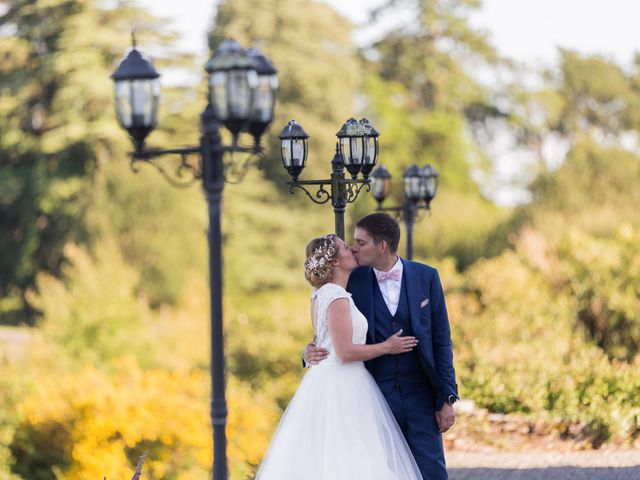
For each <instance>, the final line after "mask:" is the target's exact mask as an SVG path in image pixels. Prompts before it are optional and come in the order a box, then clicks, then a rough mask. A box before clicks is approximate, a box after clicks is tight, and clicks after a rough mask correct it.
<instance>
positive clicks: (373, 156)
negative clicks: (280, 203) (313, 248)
mask: <svg viewBox="0 0 640 480" xmlns="http://www.w3.org/2000/svg"><path fill="white" fill-rule="evenodd" d="M336 136H337V137H338V142H337V144H336V153H335V155H334V156H333V160H332V161H331V178H328V179H324V180H298V176H299V175H300V173H301V172H302V170H303V169H304V167H305V165H306V164H307V154H308V151H309V146H308V139H309V135H307V133H306V132H305V131H304V129H303V128H302V127H301V126H300V125H299V124H298V123H297V122H296V121H295V120H291V121H290V122H289V123H288V124H287V125H286V126H285V127H284V129H283V130H282V133H280V146H281V156H282V163H283V165H284V168H286V170H287V171H288V172H289V175H291V181H290V182H289V192H290V193H293V192H294V189H296V188H299V189H301V190H302V191H304V193H306V194H307V196H308V197H309V198H310V199H311V200H312V201H313V202H314V203H317V204H323V203H327V202H328V201H329V200H331V205H332V206H333V213H334V217H335V227H336V233H337V234H338V236H339V237H340V238H342V239H343V240H344V211H345V209H346V207H347V203H353V202H355V200H356V198H358V195H359V194H360V191H361V190H362V188H363V187H366V188H367V190H369V184H370V183H371V180H369V174H370V173H371V170H372V169H373V167H374V166H375V164H376V162H377V160H378V150H379V144H378V136H379V134H378V132H377V131H376V130H375V128H373V126H372V125H371V123H370V122H369V120H367V119H366V118H363V119H361V120H360V121H358V120H356V119H355V118H350V119H349V120H347V121H346V123H345V124H344V125H343V126H342V128H341V129H340V131H339V132H338V133H337V134H336ZM345 168H346V169H347V172H349V173H350V174H351V178H346V176H345V174H344V170H345ZM358 174H362V178H361V179H359V178H358ZM307 186H318V187H319V188H318V189H317V191H316V192H315V194H312V193H311V192H310V191H309V190H308V189H307ZM326 186H328V187H329V190H327V189H326V188H325V187H326Z"/></svg>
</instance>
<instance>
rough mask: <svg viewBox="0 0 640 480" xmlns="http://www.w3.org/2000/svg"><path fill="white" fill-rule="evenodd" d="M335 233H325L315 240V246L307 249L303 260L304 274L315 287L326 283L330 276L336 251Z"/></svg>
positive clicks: (313, 241)
mask: <svg viewBox="0 0 640 480" xmlns="http://www.w3.org/2000/svg"><path fill="white" fill-rule="evenodd" d="M334 237H335V234H330V235H325V236H323V237H320V238H318V239H316V240H312V243H315V244H316V245H315V248H314V249H313V250H312V251H311V252H309V251H307V252H308V253H307V255H308V256H307V259H306V260H305V262H304V267H305V276H306V277H307V280H309V282H310V283H311V284H312V285H313V286H315V287H316V288H317V286H318V285H322V284H323V283H326V281H328V279H330V277H331V270H332V262H333V260H335V258H336V254H337V252H338V250H337V248H336V244H335V241H334Z"/></svg>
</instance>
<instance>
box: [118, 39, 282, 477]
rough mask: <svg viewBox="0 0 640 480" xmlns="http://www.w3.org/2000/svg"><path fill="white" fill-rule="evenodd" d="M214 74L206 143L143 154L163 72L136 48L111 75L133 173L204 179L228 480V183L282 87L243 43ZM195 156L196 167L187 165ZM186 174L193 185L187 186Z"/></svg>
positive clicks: (221, 455) (215, 400) (228, 46)
mask: <svg viewBox="0 0 640 480" xmlns="http://www.w3.org/2000/svg"><path fill="white" fill-rule="evenodd" d="M205 70H206V71H207V73H208V74H209V98H208V105H207V107H206V108H205V109H204V111H203V112H202V115H201V125H200V127H201V136H200V143H199V144H198V145H196V146H193V147H186V148H176V149H149V148H145V139H146V137H147V136H148V135H149V133H150V132H151V131H152V130H153V128H154V127H155V126H156V125H157V112H158V101H159V96H160V88H159V82H158V77H159V74H158V73H157V72H156V70H155V68H154V67H153V65H152V64H151V62H150V61H149V60H147V59H145V58H144V57H143V56H142V55H141V54H140V52H139V51H138V50H137V49H136V47H135V42H134V45H133V48H132V49H131V51H130V52H129V53H128V54H127V56H126V57H125V58H124V59H123V60H122V61H121V62H120V65H119V66H118V68H117V70H116V71H115V72H114V74H113V75H112V78H113V80H114V81H115V92H116V111H117V116H118V120H119V121H120V124H121V125H122V126H123V127H124V128H125V129H126V130H127V131H128V132H129V135H130V136H131V138H132V139H133V143H134V147H135V150H134V152H133V153H132V156H131V167H132V169H133V170H134V171H136V168H135V164H136V162H139V161H143V162H146V163H149V164H150V165H153V166H155V167H156V168H157V169H158V170H159V171H160V172H161V173H162V174H163V175H164V176H165V177H166V178H167V179H168V180H169V181H170V182H171V183H173V184H174V185H178V186H186V185H190V184H192V183H193V182H194V181H196V180H198V179H201V180H202V186H203V190H204V193H205V197H206V199H207V205H208V209H209V234H208V237H209V276H210V295H211V385H212V389H211V424H212V426H213V450H214V451H213V458H214V462H213V479H214V480H226V479H227V476H228V475H227V454H226V443H227V440H226V435H225V426H226V422H227V403H226V400H225V376H224V375H225V362H224V349H223V346H224V344H223V329H222V233H221V228H220V202H221V200H222V191H223V189H224V183H225V181H227V180H230V178H229V177H233V180H234V181H238V180H240V179H242V178H243V177H244V175H245V174H246V172H247V169H248V167H249V165H250V164H251V163H252V161H253V160H255V159H256V158H257V157H260V156H262V147H261V146H260V137H261V136H262V134H263V133H264V131H265V130H266V129H267V127H268V126H269V124H270V123H271V120H272V119H273V109H274V105H275V95H276V90H277V87H278V79H277V77H276V70H275V68H273V65H271V63H270V62H269V60H268V59H267V58H266V57H264V55H262V54H261V53H260V52H259V51H258V50H256V49H252V50H250V51H249V52H247V51H245V50H244V49H243V48H242V47H241V46H240V45H239V44H238V43H237V42H235V41H233V40H226V41H224V42H223V43H222V44H221V45H220V48H218V50H217V51H216V52H215V53H214V54H213V56H212V57H211V59H210V60H209V61H208V62H207V64H206V67H205ZM220 125H224V126H225V127H226V128H227V129H228V130H229V131H230V132H231V134H232V135H233V144H232V145H229V146H226V145H223V144H222V140H221V136H220ZM242 131H247V132H249V133H250V134H251V135H252V136H253V140H254V145H253V146H242V145H240V144H239V143H238V140H239V135H240V133H241V132H242ZM228 152H240V153H244V154H247V158H246V160H245V161H243V162H242V163H241V164H240V166H238V165H235V164H234V163H233V156H232V157H231V159H230V160H229V161H225V158H224V157H225V153H228ZM162 155H178V156H179V158H180V160H179V162H178V164H177V168H176V172H175V175H170V174H169V173H168V172H166V171H165V170H164V169H163V168H162V167H160V166H159V165H157V164H155V163H154V162H153V159H154V158H155V157H159V156H162ZM189 155H197V156H198V162H196V165H194V163H190V162H188V161H187V157H188V156H189ZM185 172H188V174H189V175H188V177H189V178H188V179H187V180H186V181H184V180H181V179H182V178H183V176H184V174H185Z"/></svg>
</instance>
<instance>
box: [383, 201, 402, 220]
mask: <svg viewBox="0 0 640 480" xmlns="http://www.w3.org/2000/svg"><path fill="white" fill-rule="evenodd" d="M377 210H378V212H390V213H393V216H394V217H395V219H396V220H398V221H400V220H402V212H403V211H404V207H383V206H382V205H380V204H378V208H377Z"/></svg>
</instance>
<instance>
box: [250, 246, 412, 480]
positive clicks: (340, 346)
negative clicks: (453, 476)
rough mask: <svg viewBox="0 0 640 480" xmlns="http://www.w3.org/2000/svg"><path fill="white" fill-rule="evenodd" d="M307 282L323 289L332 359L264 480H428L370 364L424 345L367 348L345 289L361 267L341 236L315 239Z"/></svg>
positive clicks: (322, 328) (319, 306) (307, 384)
mask: <svg viewBox="0 0 640 480" xmlns="http://www.w3.org/2000/svg"><path fill="white" fill-rule="evenodd" d="M306 253H307V258H306V261H305V277H306V279H307V280H308V281H309V283H310V284H311V285H312V286H313V287H315V288H316V290H315V291H314V293H313V295H312V297H311V316H312V321H313V328H314V331H315V334H316V345H317V346H320V347H324V348H326V349H327V350H328V351H329V355H328V357H327V358H326V359H325V360H323V361H322V362H320V363H319V364H318V365H314V366H312V367H311V368H310V369H309V370H308V371H307V373H306V374H305V376H304V378H303V379H302V382H301V383H300V386H299V387H298V390H297V392H296V394H295V395H294V397H293V399H292V400H291V402H290V403H289V406H288V407H287V409H286V411H285V413H284V415H283V416H282V419H281V420H280V424H279V425H278V428H277V429H276V431H275V433H274V435H273V438H272V440H271V444H270V446H269V449H268V450H267V453H266V455H265V458H264V460H263V462H262V465H261V466H260V469H259V470H258V474H257V476H256V480H302V479H304V480H421V479H422V476H421V475H420V471H419V469H418V466H417V465H416V462H415V460H414V458H413V456H412V454H411V451H410V450H409V447H408V445H407V443H406V440H405V439H404V436H403V435H402V432H401V431H400V428H399V427H398V424H397V423H396V420H395V418H394V417H393V414H392V413H391V410H390V409H389V407H388V405H387V403H386V401H385V399H384V397H383V396H382V393H381V392H380V390H379V389H378V386H377V384H376V382H375V381H374V380H373V378H372V377H371V375H370V374H369V372H368V371H367V370H366V369H365V367H364V363H363V362H364V361H366V360H371V359H373V358H376V357H380V356H382V355H396V354H400V353H405V352H408V351H410V350H412V349H413V348H414V347H415V346H416V345H417V340H416V339H415V338H414V337H402V336H401V334H402V330H400V331H398V332H396V333H395V334H394V335H392V336H391V337H389V338H388V339H387V340H386V341H384V342H381V343H377V344H373V345H366V344H365V343H366V335H367V320H366V319H365V317H364V316H363V315H362V313H360V311H358V309H357V308H356V306H355V305H354V303H353V300H351V296H350V294H349V293H347V291H346V290H345V287H346V286H347V280H348V279H349V274H350V273H351V271H352V270H353V269H354V268H356V267H357V262H356V259H355V257H354V255H353V253H352V252H351V250H350V249H349V248H348V247H347V246H346V245H345V243H344V242H343V241H342V240H341V239H340V238H339V237H338V236H336V235H326V236H324V237H319V238H315V239H313V240H311V242H309V244H308V245H307V249H306Z"/></svg>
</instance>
